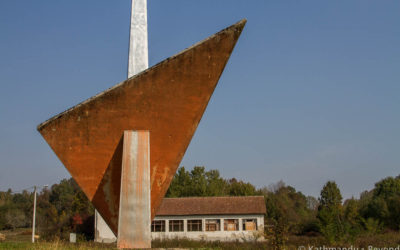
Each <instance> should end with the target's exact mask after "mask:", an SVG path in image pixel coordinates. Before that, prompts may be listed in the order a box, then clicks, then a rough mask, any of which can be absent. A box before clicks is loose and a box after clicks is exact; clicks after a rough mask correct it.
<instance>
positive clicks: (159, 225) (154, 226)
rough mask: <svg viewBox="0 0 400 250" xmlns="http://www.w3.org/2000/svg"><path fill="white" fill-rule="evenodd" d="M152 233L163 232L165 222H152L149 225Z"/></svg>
mask: <svg viewBox="0 0 400 250" xmlns="http://www.w3.org/2000/svg"><path fill="white" fill-rule="evenodd" d="M151 231H152V232H165V220H153V222H152V223H151Z"/></svg>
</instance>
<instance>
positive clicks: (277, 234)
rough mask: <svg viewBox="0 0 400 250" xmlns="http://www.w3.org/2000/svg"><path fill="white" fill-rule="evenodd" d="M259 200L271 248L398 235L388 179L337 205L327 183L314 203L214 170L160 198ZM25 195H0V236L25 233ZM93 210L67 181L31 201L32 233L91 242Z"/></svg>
mask: <svg viewBox="0 0 400 250" xmlns="http://www.w3.org/2000/svg"><path fill="white" fill-rule="evenodd" d="M249 195H263V196H264V197H265V203H266V207H267V213H266V215H265V221H266V224H267V225H269V226H268V227H267V230H266V231H267V233H268V235H269V237H270V238H271V239H272V240H273V242H274V244H276V245H277V246H282V245H284V243H285V241H286V240H287V236H288V235H289V234H295V235H308V236H314V235H323V236H324V237H325V238H326V239H327V240H328V241H329V242H331V243H334V242H348V241H352V240H354V239H356V238H357V237H358V236H359V235H361V234H376V233H383V232H385V231H388V230H392V231H395V230H396V231H397V230H399V229H400V176H398V177H388V178H385V179H382V180H381V181H379V182H377V183H376V184H375V188H374V189H372V190H370V191H365V192H363V193H362V194H361V195H360V198H359V199H355V198H352V199H348V200H346V201H344V202H343V198H342V195H341V193H340V189H339V188H338V186H337V185H336V183H335V182H334V181H329V182H327V183H326V184H325V185H324V187H323V188H322V190H321V193H320V197H319V198H318V199H317V198H315V197H312V196H306V195H304V194H303V193H301V192H299V191H296V189H295V188H293V187H291V186H288V185H286V184H285V183H283V182H282V181H280V182H278V183H276V184H273V185H270V186H268V187H264V188H260V189H257V188H256V187H255V186H254V185H252V184H251V183H248V182H244V181H242V180H237V179H235V178H232V179H224V178H222V177H221V176H220V174H219V171H218V170H209V171H206V169H205V168H204V167H194V168H193V169H192V170H190V171H188V170H186V169H185V168H184V167H181V168H179V169H178V171H177V173H176V175H175V176H174V178H173V180H172V182H171V185H170V187H169V189H168V191H167V194H166V197H190V196H197V197H201V196H249ZM32 206H33V195H32V193H30V192H27V191H23V192H22V193H13V192H12V191H11V190H8V191H7V192H0V230H4V229H15V228H26V227H30V226H31V223H32ZM93 218H94V208H93V206H92V205H91V203H90V202H89V200H88V199H87V198H86V196H85V195H84V193H83V192H82V191H81V189H80V188H79V187H78V185H77V184H76V183H75V181H74V180H73V179H72V178H71V179H68V180H62V181H61V182H60V183H59V184H55V185H53V186H52V187H51V188H50V189H47V188H46V189H43V190H42V191H41V192H40V193H39V194H38V197H37V230H38V233H39V234H40V235H41V236H42V237H43V236H44V237H45V238H46V237H47V238H50V237H60V238H67V237H68V235H69V233H70V232H76V233H78V234H79V235H80V237H81V238H82V239H84V238H85V239H92V238H93V230H94V221H93Z"/></svg>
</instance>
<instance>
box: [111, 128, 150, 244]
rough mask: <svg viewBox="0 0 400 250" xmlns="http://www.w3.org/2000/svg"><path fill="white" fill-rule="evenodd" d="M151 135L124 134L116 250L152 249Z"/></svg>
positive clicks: (139, 133) (145, 133) (126, 132)
mask: <svg viewBox="0 0 400 250" xmlns="http://www.w3.org/2000/svg"><path fill="white" fill-rule="evenodd" d="M150 226H151V212H150V133H149V131H124V137H123V153H122V171H121V193H120V205H119V218H118V238H117V246H118V248H151V232H150Z"/></svg>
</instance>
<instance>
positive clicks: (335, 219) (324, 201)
mask: <svg viewBox="0 0 400 250" xmlns="http://www.w3.org/2000/svg"><path fill="white" fill-rule="evenodd" d="M317 218H318V220H319V228H320V232H321V233H322V234H323V235H324V236H325V238H326V239H327V240H328V241H329V242H331V243H333V242H337V241H340V240H342V239H343V237H344V236H345V233H346V232H345V227H344V224H343V220H342V195H341V193H340V189H339V188H338V186H337V185H336V183H335V182H334V181H328V182H327V183H326V184H325V185H324V187H323V188H322V190H321V196H320V198H319V207H318V214H317Z"/></svg>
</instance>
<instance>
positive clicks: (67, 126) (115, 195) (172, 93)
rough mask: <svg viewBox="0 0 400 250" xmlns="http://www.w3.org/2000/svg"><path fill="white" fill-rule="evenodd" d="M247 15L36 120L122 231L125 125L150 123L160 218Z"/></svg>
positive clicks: (109, 220)
mask: <svg viewBox="0 0 400 250" xmlns="http://www.w3.org/2000/svg"><path fill="white" fill-rule="evenodd" d="M245 23H246V21H245V20H242V21H240V22H238V23H236V24H234V25H232V26H230V27H228V28H226V29H224V30H222V31H220V32H218V33H217V34H215V35H213V36H211V37H209V38H207V39H206V40H204V41H202V42H200V43H198V44H196V45H194V46H193V47H191V48H188V49H186V50H184V51H182V52H181V53H179V54H177V55H175V56H173V57H171V58H168V59H166V60H164V61H163V62H161V63H159V64H157V65H155V66H153V67H151V68H149V69H148V70H146V71H144V72H142V73H140V74H138V75H136V76H134V77H132V78H130V79H128V80H126V81H124V82H122V83H120V84H117V85H116V86H114V87H112V88H111V89H109V90H106V91H104V92H102V93H100V94H98V95H96V96H94V97H92V98H90V99H88V100H87V101H84V102H83V103H81V104H78V105H77V106H75V107H73V108H71V109H69V110H67V111H65V112H63V113H61V114H59V115H57V116H55V117H53V118H51V119H50V120H48V121H46V122H44V123H42V124H40V125H39V126H38V130H39V132H40V133H41V134H42V136H43V137H44V139H45V140H46V141H47V143H48V144H49V145H50V147H51V148H52V150H53V151H54V152H55V154H56V155H57V156H58V158H59V159H60V160H61V162H62V163H63V164H64V166H65V167H66V168H67V170H68V171H69V172H70V174H71V175H72V177H73V178H74V179H75V181H76V182H77V183H78V184H79V186H80V187H81V188H82V190H83V191H84V192H85V194H86V195H87V197H88V198H89V199H90V200H91V201H92V202H93V204H94V206H95V207H96V209H97V210H98V211H99V212H100V214H101V216H102V217H103V218H104V220H105V221H106V222H107V224H108V225H109V226H110V228H111V229H112V230H113V231H114V233H116V234H117V226H116V225H117V221H118V206H119V205H118V204H119V195H120V191H119V187H120V183H121V179H120V178H121V175H120V171H121V165H120V164H121V163H122V162H121V160H122V145H121V143H122V140H121V137H122V135H123V131H125V130H149V131H150V134H151V139H150V156H151V159H150V167H151V170H150V171H151V174H150V176H151V181H150V183H151V214H152V219H153V218H154V215H155V211H156V210H157V208H158V207H159V205H160V203H161V200H162V198H163V197H164V195H165V193H166V191H167V189H168V187H169V184H170V182H171V180H172V178H173V175H174V173H175V172H176V169H177V168H178V166H179V163H180V161H181V160H182V157H183V155H184V153H185V151H186V149H187V147H188V145H189V143H190V140H191V138H192V136H193V134H194V132H195V130H196V128H197V125H198V124H199V122H200V119H201V117H202V115H203V113H204V111H205V109H206V106H207V104H208V101H209V100H210V98H211V95H212V93H213V91H214V89H215V87H216V85H217V82H218V80H219V78H220V76H221V74H222V71H223V69H224V67H225V65H226V63H227V61H228V59H229V56H230V54H231V53H232V50H233V48H234V46H235V44H236V42H237V39H238V38H239V36H240V33H241V31H242V29H243V27H244V25H245Z"/></svg>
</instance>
